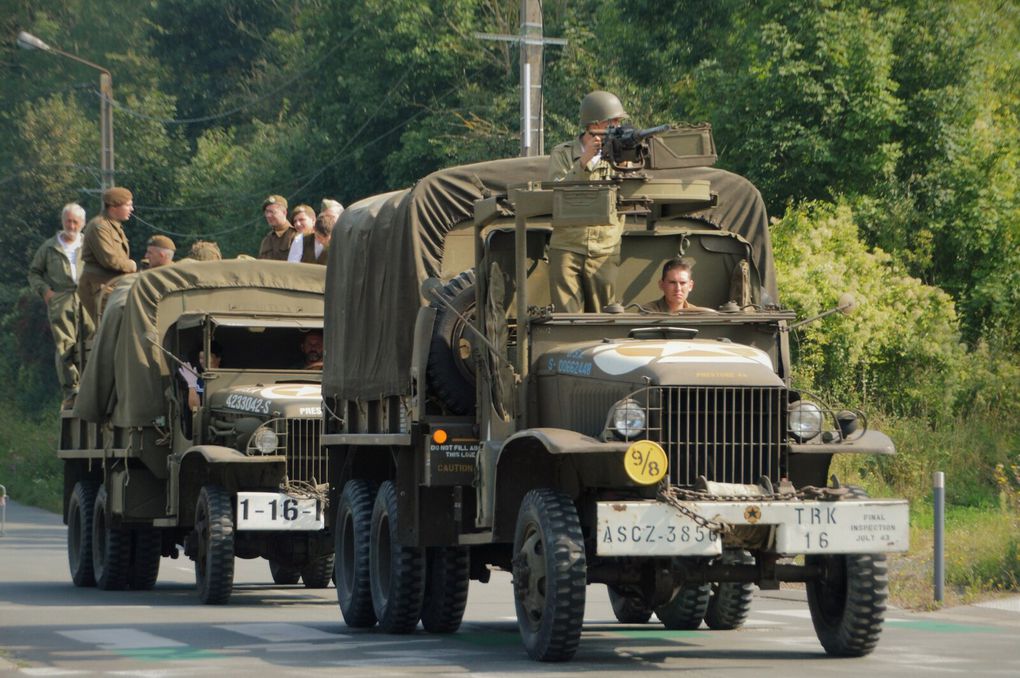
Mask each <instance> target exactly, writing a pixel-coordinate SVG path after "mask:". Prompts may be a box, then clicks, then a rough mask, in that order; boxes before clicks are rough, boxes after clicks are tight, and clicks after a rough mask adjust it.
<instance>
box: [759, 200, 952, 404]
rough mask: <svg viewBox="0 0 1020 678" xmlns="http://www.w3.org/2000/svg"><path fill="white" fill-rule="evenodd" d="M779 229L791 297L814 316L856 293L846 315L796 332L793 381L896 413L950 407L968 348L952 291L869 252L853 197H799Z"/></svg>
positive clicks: (778, 247)
mask: <svg viewBox="0 0 1020 678" xmlns="http://www.w3.org/2000/svg"><path fill="white" fill-rule="evenodd" d="M772 233H773V245H774V248H775V252H776V267H777V270H778V276H779V281H780V290H779V292H780V298H781V300H782V301H783V303H784V305H786V306H787V307H790V308H792V309H794V310H795V311H797V313H798V315H800V316H803V317H809V316H813V315H816V314H818V313H821V312H822V311H824V310H826V309H828V308H832V307H833V306H834V305H835V304H836V300H837V299H838V298H839V296H840V295H841V294H842V293H843V292H850V293H852V294H853V295H854V297H855V298H856V301H857V307H856V308H855V309H854V311H853V312H852V313H851V314H850V315H848V316H841V315H832V316H829V317H828V318H826V319H824V320H821V321H818V322H815V323H812V324H809V325H805V326H803V327H802V328H800V329H798V330H797V331H796V333H795V334H794V336H793V337H792V340H791V345H792V346H791V347H792V349H793V351H794V354H795V358H796V360H795V372H794V378H795V382H796V383H797V384H798V385H800V386H801V387H803V388H808V389H810V390H817V391H822V392H824V393H826V394H830V395H832V396H833V397H835V398H836V399H838V400H841V401H843V402H848V403H857V404H860V405H870V406H872V407H873V406H874V405H878V406H880V407H881V408H882V409H884V410H885V411H887V412H890V413H895V414H907V415H921V416H927V417H929V418H931V419H940V418H943V417H946V416H949V415H950V414H951V412H952V407H953V404H954V403H953V393H954V388H953V384H954V381H955V380H957V371H958V370H959V368H960V366H961V364H962V362H963V361H964V359H965V356H966V352H965V348H964V346H963V345H962V344H961V343H960V337H959V330H958V322H957V317H956V311H955V308H954V305H953V302H952V300H951V299H950V298H949V296H948V295H947V294H946V293H944V292H942V291H941V290H939V289H937V288H935V287H930V286H928V285H925V284H923V283H922V282H921V281H919V280H917V279H915V278H911V277H909V276H907V275H906V274H905V273H904V272H903V270H902V268H901V267H900V266H899V265H898V264H897V263H896V262H895V261H894V260H893V258H892V257H890V256H889V255H888V254H886V253H885V252H883V251H882V250H879V249H875V250H870V251H869V250H868V249H867V247H866V246H865V245H864V244H863V243H862V242H861V240H860V238H859V237H858V230H857V225H856V223H855V221H854V214H853V211H852V209H851V208H850V206H849V205H848V204H847V203H846V202H845V201H840V202H837V203H835V204H833V203H826V202H807V203H803V204H801V205H797V206H791V207H789V208H788V209H787V211H786V214H785V215H784V216H783V218H782V219H780V220H778V221H776V222H774V224H773V229H772Z"/></svg>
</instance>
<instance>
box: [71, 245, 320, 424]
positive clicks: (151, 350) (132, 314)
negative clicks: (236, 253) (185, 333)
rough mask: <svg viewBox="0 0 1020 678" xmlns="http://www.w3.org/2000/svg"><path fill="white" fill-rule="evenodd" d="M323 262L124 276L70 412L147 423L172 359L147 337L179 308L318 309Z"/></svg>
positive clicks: (227, 265)
mask: <svg viewBox="0 0 1020 678" xmlns="http://www.w3.org/2000/svg"><path fill="white" fill-rule="evenodd" d="M324 282H325V276H324V275H323V269H322V267H321V266H313V265H309V264H289V263H287V262H280V261H254V260H224V261H182V262H180V263H177V264H173V265H171V266H162V267H160V268H156V269H153V270H151V271H145V272H143V273H137V274H131V275H127V276H123V277H122V278H120V279H119V280H118V283H117V285H116V287H115V288H114V290H113V292H111V293H110V295H109V297H108V299H107V302H106V307H105V309H104V311H103V316H102V319H101V321H100V323H99V327H98V329H97V330H96V337H95V342H94V344H93V348H92V353H91V354H90V355H89V359H88V362H87V363H86V365H85V372H84V374H83V375H82V379H81V386H80V390H79V393H78V399H77V402H76V403H75V411H74V413H75V415H76V416H79V417H81V418H83V419H85V420H87V421H92V422H96V423H100V422H103V421H106V420H110V421H111V422H112V423H113V425H114V426H124V427H128V426H148V425H151V424H152V422H153V421H154V420H155V419H156V418H157V417H160V416H163V415H165V414H166V412H167V409H166V403H165V402H164V397H165V396H164V393H165V390H166V388H167V386H168V384H169V377H170V374H171V372H172V370H173V369H175V367H172V366H168V363H171V362H172V361H171V360H170V359H169V358H167V357H165V356H164V355H163V353H162V351H160V349H159V348H158V347H157V346H156V345H154V343H153V342H156V343H161V342H162V341H163V337H164V335H165V334H166V332H167V330H168V329H169V328H170V327H171V326H172V325H173V324H174V323H175V322H176V321H177V319H178V318H180V316H181V315H183V314H185V313H192V314H193V313H244V314H263V315H268V316H276V315H294V314H307V315H320V316H321V315H322V311H323V292H324Z"/></svg>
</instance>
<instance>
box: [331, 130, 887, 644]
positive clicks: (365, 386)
mask: <svg viewBox="0 0 1020 678" xmlns="http://www.w3.org/2000/svg"><path fill="white" fill-rule="evenodd" d="M631 138H632V139H633V138H636V136H635V135H631ZM641 144H643V146H642V147H641V148H631V149H630V152H631V153H630V156H629V158H628V159H629V161H630V162H629V164H627V165H626V166H624V165H623V164H622V163H621V165H620V169H619V171H618V173H617V176H616V177H615V178H613V179H611V180H607V181H601V182H593V183H587V184H573V185H571V184H566V183H555V184H553V183H548V182H543V178H544V176H545V173H546V165H547V162H548V159H547V158H523V159H510V160H499V161H493V162H488V163H481V164H476V165H468V166H463V167H456V168H452V169H449V170H443V171H439V172H436V173H434V174H432V175H430V176H428V177H426V178H425V179H423V180H422V181H420V182H419V183H418V184H416V185H415V187H414V188H412V189H409V190H406V191H398V192H394V193H388V194H385V195H380V196H376V197H374V198H369V199H367V200H364V201H361V202H359V203H357V204H355V205H353V206H352V207H351V208H350V209H348V211H347V212H345V213H344V215H343V217H342V219H341V221H340V223H339V225H338V228H337V231H336V232H335V233H334V236H333V242H334V245H333V247H332V249H331V252H330V261H329V265H328V270H327V289H326V298H327V305H326V363H325V367H324V371H323V397H324V405H325V407H324V410H325V418H324V419H325V430H324V431H323V436H322V442H323V444H324V445H325V446H326V447H327V448H328V449H329V450H330V451H331V452H332V453H334V454H335V457H334V460H335V463H336V464H337V469H338V472H337V478H338V483H339V485H338V487H340V488H342V491H341V493H340V497H339V499H338V502H337V516H336V523H335V526H334V531H335V535H336V546H335V552H336V559H337V566H336V569H337V579H336V584H337V596H338V599H339V604H340V609H341V612H342V615H343V617H344V619H345V620H346V622H347V623H348V624H349V625H351V626H358V627H365V626H373V625H375V624H378V625H379V626H380V627H381V628H382V629H383V630H385V631H387V632H392V633H403V632H408V631H410V630H412V629H414V628H415V627H416V625H417V624H418V623H419V621H420V622H421V623H422V625H423V626H424V628H425V629H426V631H430V632H440V633H441V632H450V631H454V630H456V629H457V628H458V626H459V624H460V622H461V618H462V616H463V614H464V609H465V603H466V600H467V591H468V583H469V580H470V579H475V580H480V581H483V582H484V581H487V580H488V577H489V573H490V568H492V567H496V568H501V569H503V570H507V571H510V572H512V575H513V595H514V598H515V604H516V610H517V619H518V626H519V629H520V634H521V637H522V640H523V643H524V645H525V648H526V650H527V652H528V654H529V655H530V656H531V657H533V658H534V659H537V660H542V661H562V660H566V659H569V658H570V657H572V656H573V654H574V653H575V651H576V649H577V647H578V644H579V640H580V635H581V628H582V623H583V618H584V608H585V593H586V586H587V585H588V584H591V583H604V584H606V585H607V586H608V589H609V594H610V597H611V600H612V603H613V608H614V611H615V612H616V615H617V617H618V619H619V620H620V621H622V622H627V623H644V622H647V621H648V620H649V619H650V617H651V616H652V614H655V615H656V616H657V617H658V619H659V620H660V621H661V622H662V623H663V624H664V625H665V626H666V627H667V628H670V629H693V628H697V627H698V626H699V625H701V624H702V623H706V624H708V625H709V626H710V627H712V628H717V629H732V628H736V627H738V626H740V625H741V624H742V623H743V621H744V619H745V618H746V616H747V614H748V610H749V608H750V605H751V599H752V595H753V587H754V585H757V586H759V587H762V588H777V587H778V586H779V584H780V582H804V583H805V584H806V586H807V593H808V603H809V607H810V610H811V616H812V619H813V621H814V626H815V629H816V631H817V635H818V638H819V640H820V641H821V644H822V646H823V647H824V649H825V651H826V652H828V653H830V654H834V655H848V656H853V655H862V654H866V653H868V652H870V651H871V650H872V649H873V648H874V646H875V644H876V643H877V641H878V638H879V634H880V631H881V626H882V621H883V614H884V610H885V599H886V595H887V586H886V566H885V555H884V554H885V553H886V552H889V551H898V550H904V549H905V548H906V547H907V506H906V502H904V501H896V500H874V499H868V498H867V497H864V496H863V495H862V493H861V492H860V491H859V490H856V489H855V488H848V487H841V486H840V485H839V483H838V482H837V481H835V480H834V479H833V480H832V481H830V479H829V466H830V461H831V460H832V457H833V455H835V454H838V453H850V454H893V453H894V451H895V450H894V446H893V444H892V442H891V441H890V440H889V438H888V437H887V436H885V435H883V434H882V433H880V432H878V431H875V430H870V429H869V428H868V427H867V426H866V424H865V419H864V417H863V416H861V415H860V414H859V413H856V412H853V411H850V410H836V409H834V408H832V407H829V406H827V405H826V404H825V403H823V402H821V401H820V399H818V398H816V397H814V396H812V395H811V394H809V393H804V392H800V391H798V390H796V389H794V388H792V387H791V365H790V350H789V341H788V329H789V326H790V325H791V324H792V321H794V319H795V318H794V315H793V314H792V313H790V312H788V311H784V310H782V308H781V307H780V306H779V302H778V290H777V282H776V276H775V266H774V263H773V259H772V250H771V244H770V239H769V232H768V220H767V217H766V214H765V209H764V206H763V204H762V200H761V196H760V195H759V193H758V191H757V190H756V189H755V188H754V187H753V186H752V185H751V184H750V183H749V182H748V181H746V180H745V179H743V178H741V177H739V176H736V175H733V174H731V173H728V172H725V171H722V170H718V169H714V168H712V167H711V166H709V165H711V163H712V161H713V160H714V147H713V145H712V141H711V136H710V131H709V130H708V129H707V128H706V127H700V128H682V129H673V130H670V131H668V132H665V133H662V134H660V136H659V137H657V138H655V139H653V140H652V141H642V142H641ZM618 217H619V218H622V219H624V220H625V223H626V229H625V232H624V235H623V241H622V257H621V261H622V264H621V267H620V271H619V277H618V282H617V294H618V297H619V299H618V300H619V302H620V303H619V305H618V306H616V307H609V308H607V309H605V311H604V312H602V313H562V312H559V311H558V310H557V309H555V308H552V307H551V306H550V294H549V270H548V267H549V257H548V249H549V237H550V233H551V232H552V230H553V229H559V228H583V227H585V226H587V225H594V224H607V223H612V222H613V220H614V219H616V218H618ZM674 257H680V258H683V259H685V260H686V261H688V262H689V263H691V264H693V266H694V268H693V271H694V277H695V279H696V281H697V286H696V288H695V289H694V292H693V293H692V295H691V302H692V303H693V304H695V305H697V306H700V307H703V308H704V309H706V310H700V311H696V312H689V313H683V314H680V315H669V314H665V313H656V312H654V311H653V310H651V308H652V307H651V306H650V304H651V302H654V301H655V300H656V299H658V298H659V297H661V296H662V293H661V292H660V290H659V287H658V284H657V283H658V280H659V277H660V270H661V268H662V265H663V263H664V262H665V261H667V260H669V259H671V258H674ZM794 556H803V559H802V560H794V558H793V557H794Z"/></svg>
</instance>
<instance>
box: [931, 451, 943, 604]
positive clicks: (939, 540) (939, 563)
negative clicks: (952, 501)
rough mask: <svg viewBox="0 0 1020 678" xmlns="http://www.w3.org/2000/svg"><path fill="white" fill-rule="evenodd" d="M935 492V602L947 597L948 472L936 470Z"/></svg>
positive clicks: (934, 476)
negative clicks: (946, 524) (946, 531)
mask: <svg viewBox="0 0 1020 678" xmlns="http://www.w3.org/2000/svg"><path fill="white" fill-rule="evenodd" d="M932 481H933V485H934V487H933V489H934V492H935V554H934V556H935V602H936V603H941V602H942V601H943V599H944V598H945V586H946V561H945V523H946V474H945V473H943V472H942V471H935V473H934V475H933V478H932Z"/></svg>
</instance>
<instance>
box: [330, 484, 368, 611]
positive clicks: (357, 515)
mask: <svg viewBox="0 0 1020 678" xmlns="http://www.w3.org/2000/svg"><path fill="white" fill-rule="evenodd" d="M374 500H375V491H374V488H373V487H372V484H371V483H370V482H369V481H367V480H361V479H357V480H349V481H347V483H346V484H345V485H344V489H343V492H342V493H341V494H340V501H339V503H338V504H337V507H336V528H335V534H336V541H335V544H334V549H333V550H334V552H335V554H336V565H335V567H336V599H337V602H338V603H339V604H340V614H341V615H343V618H344V622H346V623H347V625H348V626H350V627H353V628H368V627H371V626H375V622H376V618H375V610H373V609H372V586H371V583H370V581H371V576H370V574H369V567H368V561H369V542H370V541H371V535H372V504H373V503H374Z"/></svg>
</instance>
